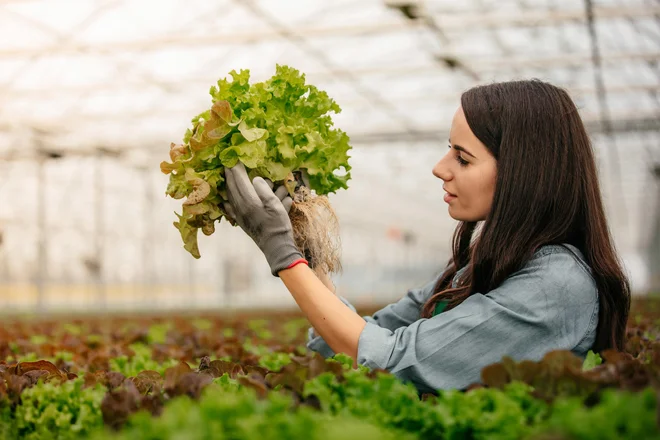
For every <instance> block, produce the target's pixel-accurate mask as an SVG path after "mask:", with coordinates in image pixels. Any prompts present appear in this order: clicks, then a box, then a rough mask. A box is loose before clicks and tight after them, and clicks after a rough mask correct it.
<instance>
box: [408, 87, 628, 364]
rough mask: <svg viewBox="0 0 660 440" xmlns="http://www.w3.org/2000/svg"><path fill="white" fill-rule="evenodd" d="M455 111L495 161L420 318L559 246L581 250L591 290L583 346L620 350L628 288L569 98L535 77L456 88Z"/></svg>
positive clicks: (581, 129)
mask: <svg viewBox="0 0 660 440" xmlns="http://www.w3.org/2000/svg"><path fill="white" fill-rule="evenodd" d="M461 107H462V108H463V112H464V113H465V118H466V120H467V122H468V125H469V126H470V129H471V130H472V132H473V133H474V134H475V135H476V136H477V138H478V139H479V140H480V141H481V142H482V143H484V144H485V145H486V147H487V148H488V149H489V150H490V152H491V153H492V154H493V156H494V157H495V159H496V160H497V180H496V187H495V194H494V198H493V202H492V207H491V210H490V212H489V213H488V217H487V218H486V219H485V221H484V222H483V224H482V225H481V226H482V227H481V230H480V231H479V233H478V234H474V232H475V229H476V227H477V223H475V222H459V224H458V226H457V228H456V231H455V232H454V236H453V246H452V247H453V252H452V253H453V255H452V258H451V259H450V260H449V264H448V265H447V268H446V269H445V271H444V272H443V274H442V276H441V277H440V278H439V280H438V282H437V284H436V286H435V291H434V292H435V293H434V294H433V295H432V296H431V297H430V298H429V300H428V301H427V302H426V304H424V306H423V308H422V312H421V316H422V317H423V318H430V317H431V316H432V315H433V311H434V309H435V305H436V303H437V302H438V301H439V300H441V299H442V300H448V301H449V303H448V306H447V309H446V310H450V309H452V308H454V307H456V306H457V305H459V304H460V303H462V302H463V301H464V300H465V299H466V298H468V297H469V296H470V295H472V294H474V293H475V292H480V293H483V294H486V293H488V292H489V291H491V290H493V289H495V288H496V287H497V286H499V285H500V284H502V282H503V281H504V280H505V279H506V278H507V277H509V276H510V275H512V274H513V273H514V272H516V271H518V270H520V269H521V268H522V267H523V266H524V264H525V263H526V262H527V261H529V260H530V258H531V257H532V256H533V254H534V252H535V251H536V250H537V249H539V248H540V247H541V246H543V245H547V244H562V243H568V244H571V245H573V246H575V247H576V248H578V249H579V250H580V251H581V252H582V254H583V255H584V259H585V261H586V263H587V264H588V265H589V267H590V268H591V271H592V276H593V278H594V280H595V283H596V287H597V288H598V294H599V302H600V311H599V321H598V329H597V334H596V341H595V343H594V346H593V348H592V349H593V350H594V351H596V352H601V351H602V350H605V349H610V348H612V349H615V350H623V349H624V348H625V332H626V322H627V320H628V313H629V310H630V284H629V281H628V279H627V277H626V275H625V274H624V271H623V269H622V264H621V262H620V261H619V259H618V257H617V253H616V250H615V248H614V244H613V242H612V237H611V235H610V231H609V229H608V225H607V219H606V218H605V212H604V209H603V202H602V199H601V193H600V185H599V183H598V175H597V171H596V163H595V160H594V154H593V150H592V146H591V141H590V140H589V136H588V135H587V132H586V130H585V128H584V124H583V123H582V120H581V118H580V116H579V114H578V110H577V108H576V106H575V104H574V103H573V101H572V100H571V98H570V96H569V95H568V93H567V92H566V91H565V90H563V89H561V88H558V87H555V86H553V85H551V84H548V83H545V82H542V81H539V80H527V81H510V82H503V83H495V84H488V85H483V86H478V87H474V88H472V89H470V90H468V91H466V92H465V93H463V95H462V96H461ZM468 265H469V267H468V268H467V269H466V270H465V272H464V273H463V274H461V276H460V280H458V282H457V287H456V288H451V281H452V279H453V278H454V275H455V274H456V272H457V271H458V270H459V269H460V268H462V267H464V266H468Z"/></svg>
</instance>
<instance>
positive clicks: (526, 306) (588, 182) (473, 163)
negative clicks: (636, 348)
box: [226, 80, 630, 392]
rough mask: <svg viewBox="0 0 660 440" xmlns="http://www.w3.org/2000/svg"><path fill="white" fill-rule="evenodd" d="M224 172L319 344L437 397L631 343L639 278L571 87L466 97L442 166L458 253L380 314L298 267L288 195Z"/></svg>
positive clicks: (508, 85)
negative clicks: (561, 357) (530, 365)
mask: <svg viewBox="0 0 660 440" xmlns="http://www.w3.org/2000/svg"><path fill="white" fill-rule="evenodd" d="M226 171H227V176H226V177H227V184H228V188H229V199H230V201H231V206H229V207H228V209H231V210H232V212H233V216H234V217H235V218H236V219H237V222H238V223H239V225H241V226H242V227H243V229H244V230H245V231H246V232H247V233H248V235H250V236H251V237H252V238H253V240H254V241H255V242H256V243H257V245H258V246H259V247H260V248H261V250H262V251H263V252H264V254H265V256H266V259H267V261H268V262H269V264H270V267H271V270H272V272H273V274H274V275H276V276H279V277H280V278H281V279H282V281H283V282H284V284H285V285H286V287H287V288H288V289H289V291H290V292H291V294H292V295H293V297H294V299H295V300H296V302H297V303H298V305H299V306H300V308H301V309H302V311H303V312H304V313H305V315H306V316H307V318H308V319H309V321H310V322H311V324H312V326H313V329H310V340H309V342H308V347H309V348H310V349H312V350H315V351H318V352H320V353H322V354H323V355H324V356H326V357H327V356H332V355H333V354H334V353H339V352H341V353H346V354H348V355H350V356H352V357H353V359H356V361H357V363H359V364H364V365H366V366H368V367H372V368H382V369H386V370H389V371H390V372H391V373H393V374H394V375H396V376H398V377H399V378H401V379H402V380H404V381H409V382H412V383H414V384H415V386H416V387H417V388H418V390H419V391H420V392H433V391H436V390H438V389H450V388H458V389H464V388H466V387H467V386H468V385H470V384H472V383H475V382H479V381H480V371H481V369H482V368H483V367H485V366H487V365H489V364H492V363H495V362H499V361H500V360H501V359H502V357H503V356H510V357H512V358H514V359H516V360H522V359H529V360H539V359H540V358H542V357H543V355H544V354H545V353H547V352H548V351H551V350H556V349H564V350H571V351H572V352H573V353H575V354H576V355H578V356H580V357H584V356H585V355H586V353H587V352H588V351H589V350H594V351H596V352H600V351H602V350H605V349H610V348H612V349H617V350H623V348H624V336H625V327H626V321H627V318H628V312H629V308H630V286H629V282H628V280H627V278H626V275H625V274H624V272H623V270H622V267H621V264H620V262H619V260H618V257H617V254H616V251H615V249H614V246H613V243H612V239H611V237H610V233H609V230H608V226H607V221H606V218H605V213H604V210H603V204H602V200H601V194H600V188H599V184H598V178H597V172H596V165H595V161H594V155H593V151H592V147H591V144H590V141H589V138H588V136H587V133H586V131H585V128H584V125H583V123H582V121H581V119H580V117H579V115H578V111H577V108H576V107H575V105H574V103H573V102H572V100H571V99H570V97H569V96H568V94H567V93H566V92H565V91H564V90H562V89H560V88H557V87H555V86H553V85H550V84H548V83H544V82H541V81H538V80H533V81H513V82H505V83H496V84H490V85H485V86H479V87H475V88H472V89H470V90H468V91H467V92H465V93H464V94H463V95H462V97H461V105H460V107H459V108H458V110H457V111H456V114H455V116H454V118H453V121H452V125H451V131H450V139H449V150H448V151H447V153H446V154H445V156H444V157H442V158H441V159H440V161H439V162H438V163H437V164H436V165H435V167H434V168H433V174H434V175H435V176H436V177H438V178H439V179H441V180H442V181H443V182H444V184H443V189H444V190H445V191H446V193H447V194H446V195H445V202H447V204H448V206H449V215H451V216H452V217H453V218H454V219H456V220H458V221H459V225H458V227H457V229H456V231H455V233H454V240H453V256H452V258H451V259H450V261H449V264H448V266H447V267H446V268H445V270H444V271H443V272H442V274H441V275H440V276H439V277H438V278H437V279H434V280H432V281H431V282H430V283H429V284H427V285H426V286H424V287H422V288H419V289H412V290H410V291H409V292H408V293H407V295H406V296H404V297H403V298H402V299H401V300H400V301H398V302H396V303H394V304H390V305H388V306H386V307H385V308H383V309H382V310H380V311H378V312H376V313H375V314H374V315H373V316H364V317H361V316H359V315H358V314H357V313H356V312H355V308H353V307H352V306H351V305H350V304H349V303H348V302H347V301H346V300H345V299H343V298H339V297H337V296H335V295H334V294H333V292H332V291H331V290H330V289H329V288H328V286H330V283H327V282H326V283H325V284H324V283H323V282H322V281H321V280H320V279H319V278H318V277H317V276H316V275H315V274H314V272H313V271H312V270H310V269H309V267H308V266H307V265H305V264H300V263H306V261H305V260H304V259H303V257H302V255H301V254H300V252H299V251H298V250H297V249H296V246H295V245H294V242H293V238H292V233H291V224H290V222H289V218H288V215H287V210H288V208H289V207H290V206H291V200H290V198H288V197H284V196H285V195H286V194H285V193H284V191H282V190H280V191H276V192H275V194H274V193H273V191H272V189H271V186H269V184H268V183H267V182H266V181H264V180H263V179H261V178H255V179H254V181H253V182H252V183H251V182H250V181H249V179H248V177H247V175H246V174H245V169H244V168H243V167H242V165H239V166H237V167H234V168H232V169H228V170H226ZM477 225H479V228H477ZM314 329H315V331H314Z"/></svg>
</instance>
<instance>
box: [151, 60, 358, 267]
mask: <svg viewBox="0 0 660 440" xmlns="http://www.w3.org/2000/svg"><path fill="white" fill-rule="evenodd" d="M230 75H231V79H230V80H227V79H221V80H219V81H218V85H217V86H213V87H211V89H210V90H209V94H210V95H211V98H212V105H211V108H210V109H208V110H206V111H204V112H202V113H200V114H199V115H197V116H195V117H194V118H193V119H192V121H191V122H192V128H191V129H188V130H187V131H186V133H185V135H184V138H183V144H181V145H177V144H174V143H172V144H171V145H170V159H171V162H167V161H163V162H162V163H161V164H160V169H161V171H162V172H163V173H164V174H169V176H170V180H169V183H168V185H167V190H166V194H167V195H168V196H170V197H172V198H173V199H177V200H180V199H185V200H184V201H183V202H182V208H183V210H182V213H181V214H178V213H175V214H176V215H177V217H178V221H176V222H174V226H175V227H176V228H177V229H178V230H179V232H180V234H181V238H182V239H183V243H184V249H186V250H187V251H188V252H189V253H190V254H191V255H192V256H193V257H195V258H200V253H199V247H198V242H197V231H198V230H199V229H202V232H203V233H204V234H205V235H211V234H213V232H214V231H215V222H216V221H218V222H220V221H221V219H222V218H223V217H225V216H226V215H225V213H224V212H223V210H222V203H224V202H225V201H226V200H227V194H226V187H225V182H224V167H233V166H235V165H236V164H237V163H238V162H239V161H240V162H241V163H243V164H244V165H245V167H246V168H247V169H248V174H249V175H250V178H254V177H256V176H261V177H264V178H267V179H270V180H272V181H273V182H275V183H276V184H287V187H288V188H289V190H290V191H292V186H291V185H288V183H290V182H289V181H290V180H291V178H292V173H293V172H294V171H298V170H306V171H307V175H308V176H309V185H310V187H311V189H312V190H314V191H315V192H316V193H317V194H319V195H322V194H328V193H333V192H336V191H337V190H338V189H341V188H343V189H347V188H348V185H347V183H348V180H349V179H350V170H351V167H350V165H349V164H348V159H349V157H350V156H349V155H348V152H349V150H350V149H351V146H350V145H349V138H348V136H347V135H346V133H344V132H343V131H341V130H339V129H336V128H333V122H332V118H331V116H330V112H333V113H339V112H341V108H340V107H339V106H338V105H337V103H336V102H335V101H334V100H332V99H331V98H330V97H329V96H328V94H327V93H326V92H324V91H321V90H318V89H317V88H316V87H314V86H313V85H309V84H305V75H304V74H300V72H298V71H297V70H296V69H293V68H291V67H287V66H280V65H277V67H276V72H275V75H273V76H272V77H271V78H270V79H268V80H267V81H264V82H260V83H255V84H252V85H251V84H250V72H249V70H241V71H240V72H238V73H237V72H236V71H232V72H230ZM341 169H343V170H344V171H345V174H344V175H337V174H335V171H338V170H341Z"/></svg>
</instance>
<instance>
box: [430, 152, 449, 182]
mask: <svg viewBox="0 0 660 440" xmlns="http://www.w3.org/2000/svg"><path fill="white" fill-rule="evenodd" d="M445 158H446V156H445V157H443V158H442V159H440V160H439V161H438V163H436V164H435V166H434V167H433V175H434V176H435V177H437V178H438V179H442V180H444V181H447V180H451V173H450V172H449V168H448V167H447V164H446V163H445Z"/></svg>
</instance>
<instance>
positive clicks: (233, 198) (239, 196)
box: [224, 162, 303, 276]
mask: <svg viewBox="0 0 660 440" xmlns="http://www.w3.org/2000/svg"><path fill="white" fill-rule="evenodd" d="M225 179H226V182H227V196H228V199H229V203H225V204H224V209H225V211H226V212H227V213H228V214H229V215H230V216H231V217H233V218H234V220H236V223H237V224H238V225H239V226H240V227H241V228H242V229H243V231H245V233H246V234H247V235H248V236H250V238H252V240H253V241H254V242H255V243H256V244H257V246H259V249H261V251H262V252H263V254H264V256H265V257H266V261H268V264H269V265H270V270H271V273H272V274H273V275H274V276H279V275H278V273H279V272H280V271H281V270H284V269H287V268H288V267H291V265H292V264H293V263H294V262H296V261H298V260H301V259H303V255H302V254H301V253H300V251H299V250H298V248H297V247H296V244H295V241H294V239H293V228H292V226H291V220H289V215H288V210H289V209H290V208H291V204H292V203H293V200H292V199H291V197H288V196H286V195H284V192H285V191H282V190H281V188H278V191H279V194H275V193H273V189H272V186H271V185H272V182H271V185H269V184H268V183H267V182H266V180H264V179H263V178H261V177H255V178H254V180H253V181H252V182H250V178H249V177H248V175H247V171H246V170H245V167H244V166H243V164H242V163H240V162H239V163H238V164H237V165H236V166H235V167H233V168H225ZM284 190H286V188H284ZM281 198H282V199H281Z"/></svg>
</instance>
